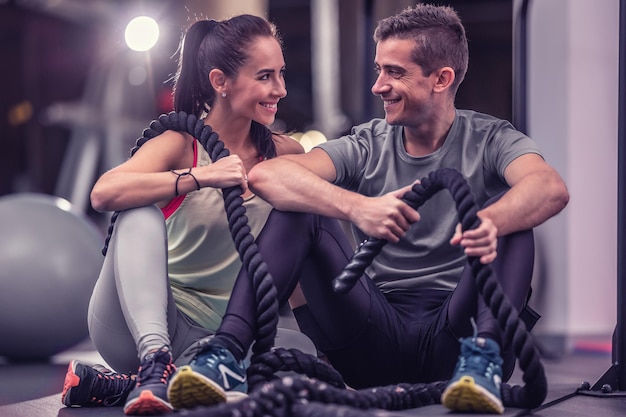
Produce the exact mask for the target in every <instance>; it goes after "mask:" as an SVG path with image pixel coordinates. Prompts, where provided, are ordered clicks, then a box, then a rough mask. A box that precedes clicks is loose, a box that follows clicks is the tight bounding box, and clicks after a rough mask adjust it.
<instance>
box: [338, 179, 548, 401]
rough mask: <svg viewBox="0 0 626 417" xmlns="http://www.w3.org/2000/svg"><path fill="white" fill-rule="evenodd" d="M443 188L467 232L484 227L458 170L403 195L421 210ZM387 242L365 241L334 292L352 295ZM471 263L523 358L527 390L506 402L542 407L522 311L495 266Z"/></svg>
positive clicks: (508, 394)
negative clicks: (494, 269)
mask: <svg viewBox="0 0 626 417" xmlns="http://www.w3.org/2000/svg"><path fill="white" fill-rule="evenodd" d="M443 188H447V189H448V191H450V194H451V195H452V198H453V200H454V202H455V204H456V207H457V211H458V214H459V218H460V221H461V228H462V229H463V230H464V231H465V230H469V229H472V228H475V227H477V226H478V225H479V224H480V219H479V218H478V216H477V215H476V212H477V211H478V208H477V205H476V203H475V202H474V198H473V196H472V193H471V190H470V187H469V185H468V184H467V181H465V179H464V178H463V177H462V176H461V174H460V173H458V172H457V171H455V170H452V169H448V168H444V169H440V170H437V171H434V172H432V173H431V174H430V175H429V176H428V177H426V178H423V179H422V180H421V181H420V183H419V184H416V185H414V186H413V187H412V189H411V191H409V192H407V193H406V194H405V195H404V196H403V199H404V200H405V201H406V202H407V203H408V204H409V205H410V206H411V207H413V208H414V209H416V210H417V208H419V207H420V206H421V205H422V204H424V203H425V202H426V201H427V200H428V199H429V198H430V197H432V196H433V195H434V194H435V193H437V192H438V191H440V190H441V189H443ZM386 242H387V241H385V240H381V239H375V238H369V239H367V240H365V241H364V242H363V243H362V244H361V245H360V246H359V248H358V250H357V251H356V253H355V254H354V255H353V257H352V259H351V261H350V262H349V263H348V265H347V266H346V267H345V268H344V271H343V272H342V273H341V274H340V275H339V276H338V277H337V278H335V280H334V282H333V288H334V290H335V291H336V292H338V293H346V292H348V291H349V290H350V288H352V287H353V286H354V284H355V283H356V281H357V280H358V279H359V278H360V277H361V276H362V275H363V272H364V271H365V268H367V266H368V265H369V264H370V263H371V262H372V259H374V257H375V256H376V255H377V254H378V253H380V251H381V249H382V247H383V246H384V245H385V244H386ZM468 262H469V264H470V267H471V270H472V273H473V275H474V277H475V279H476V286H477V287H478V291H479V293H480V294H481V295H482V297H483V299H484V300H485V303H486V304H487V305H488V306H489V308H490V310H491V312H492V314H493V316H494V317H496V318H497V319H498V324H499V325H500V328H501V329H502V331H503V332H504V340H507V341H508V340H512V344H513V350H514V352H515V356H516V357H517V358H518V359H519V366H520V369H521V370H522V371H523V372H524V376H523V380H524V382H525V383H526V384H525V385H524V386H523V387H519V386H514V387H511V389H510V390H509V389H508V388H507V389H503V390H502V400H503V403H504V404H505V405H509V406H514V407H521V408H534V407H538V406H539V405H541V403H542V402H543V400H544V399H545V397H546V393H547V382H546V377H545V373H544V369H543V366H542V365H541V361H540V360H539V352H538V351H537V349H536V346H535V345H534V343H533V342H532V339H531V336H530V334H529V333H528V331H527V330H526V327H525V325H524V324H523V322H522V321H521V320H520V319H519V312H518V311H517V309H516V308H515V307H514V306H513V305H512V304H511V303H510V302H509V300H508V298H507V297H506V296H505V294H504V292H503V291H502V287H501V286H500V283H499V282H498V280H497V279H496V278H495V275H494V272H493V269H492V268H491V265H484V264H481V263H480V260H479V258H477V257H469V258H468Z"/></svg>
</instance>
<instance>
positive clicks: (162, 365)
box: [137, 349, 176, 386]
mask: <svg viewBox="0 0 626 417" xmlns="http://www.w3.org/2000/svg"><path fill="white" fill-rule="evenodd" d="M174 371H176V367H175V366H174V364H173V363H172V355H171V354H170V352H169V350H166V349H160V350H158V351H156V352H154V353H150V354H148V355H147V356H146V358H145V359H144V361H143V362H142V363H141V367H140V368H139V372H138V374H137V386H141V385H146V384H154V383H162V384H165V385H167V382H168V380H169V377H170V375H172V374H173V373H174Z"/></svg>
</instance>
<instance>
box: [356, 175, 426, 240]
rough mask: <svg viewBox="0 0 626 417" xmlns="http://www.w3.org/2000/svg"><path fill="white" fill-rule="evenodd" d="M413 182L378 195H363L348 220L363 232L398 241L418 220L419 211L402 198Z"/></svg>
mask: <svg viewBox="0 0 626 417" xmlns="http://www.w3.org/2000/svg"><path fill="white" fill-rule="evenodd" d="M412 187H413V184H411V185H407V186H405V187H402V188H400V189H398V190H396V191H392V192H390V193H387V194H385V195H383V196H380V197H364V198H363V200H362V201H361V202H360V204H358V205H357V206H355V207H354V208H353V210H352V215H351V219H350V221H352V223H354V224H355V225H356V226H357V227H358V228H359V229H361V230H362V231H363V233H365V234H367V235H368V236H372V237H375V238H378V239H386V240H388V241H390V242H398V241H399V240H400V238H401V237H402V236H404V234H405V233H406V231H407V230H408V229H409V227H410V226H411V225H412V224H413V223H415V222H417V221H419V219H420V215H419V213H418V212H417V211H416V210H415V209H413V208H412V207H411V206H409V205H408V204H407V203H406V202H404V201H403V200H402V197H403V196H404V194H406V193H407V192H408V191H409V190H411V188H412Z"/></svg>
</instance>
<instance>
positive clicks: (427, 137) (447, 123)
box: [403, 107, 456, 156]
mask: <svg viewBox="0 0 626 417" xmlns="http://www.w3.org/2000/svg"><path fill="white" fill-rule="evenodd" d="M455 115H456V112H455V109H454V107H451V108H450V109H449V111H446V112H445V114H443V115H442V117H438V118H434V119H432V120H431V121H430V123H428V124H422V125H419V126H413V127H409V126H405V127H404V129H403V131H404V148H405V150H406V152H407V153H408V154H409V155H411V156H426V155H430V154H431V153H433V152H435V151H436V150H437V149H439V148H441V147H442V146H443V144H444V143H445V141H446V137H447V136H448V132H449V131H450V127H451V126H452V122H454V117H455Z"/></svg>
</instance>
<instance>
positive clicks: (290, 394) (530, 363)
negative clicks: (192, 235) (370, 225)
mask: <svg viewBox="0 0 626 417" xmlns="http://www.w3.org/2000/svg"><path fill="white" fill-rule="evenodd" d="M166 130H176V131H185V132H187V133H189V134H191V135H192V136H193V137H194V138H196V139H198V140H199V141H200V143H201V144H202V146H203V147H204V148H205V149H206V151H207V153H208V154H209V156H210V158H211V160H212V161H213V162H215V161H217V160H218V159H220V158H222V157H225V156H228V155H229V151H228V150H227V149H226V148H224V144H223V142H221V141H220V140H219V138H218V136H217V133H215V132H213V131H212V129H211V128H210V127H209V126H206V125H204V123H203V122H202V120H199V119H198V118H197V117H195V116H194V115H187V114H186V113H184V112H178V113H176V112H172V113H169V114H167V115H161V116H160V117H159V118H158V120H155V121H153V122H152V123H151V124H150V126H149V128H147V129H146V130H144V132H143V136H142V137H141V138H139V139H138V140H137V144H136V147H135V148H134V149H133V152H132V154H134V152H135V151H136V150H137V149H138V148H139V147H140V146H141V145H142V144H143V143H145V142H146V141H147V140H149V139H151V138H153V137H155V136H157V135H159V134H161V133H163V132H164V131H166ZM443 188H448V189H449V190H450V192H451V193H452V196H453V198H454V199H455V201H456V203H457V209H458V211H459V217H460V218H461V224H462V228H463V230H467V229H469V228H471V227H475V225H477V224H478V223H477V222H478V219H477V217H476V211H477V209H476V206H475V203H474V202H473V199H472V198H471V193H470V192H469V186H468V185H467V183H466V182H465V181H464V179H463V178H462V177H461V176H460V174H458V173H457V172H456V171H452V170H440V171H435V172H433V173H431V175H430V176H429V177H427V178H424V179H423V180H422V181H421V184H416V185H415V186H414V187H413V189H412V190H411V191H410V192H408V193H407V194H406V195H405V196H404V198H405V199H406V200H407V202H409V204H411V205H412V206H413V207H414V208H416V209H417V207H419V206H420V205H421V204H423V203H424V202H425V201H426V200H427V199H428V198H430V197H431V196H432V195H434V194H435V193H436V192H438V191H439V190H441V189H443ZM241 192H242V189H241V187H231V188H228V189H224V190H223V195H224V205H225V208H226V214H227V217H228V222H229V228H230V231H231V235H232V237H233V241H234V243H235V246H236V248H237V250H238V252H239V254H240V257H241V259H242V263H243V265H244V267H245V268H246V269H247V271H248V274H249V275H250V277H251V280H252V284H253V288H254V290H255V293H256V300H257V317H258V318H257V330H256V340H255V343H254V345H253V347H252V352H253V355H252V363H251V366H250V367H249V368H248V376H249V379H248V384H249V396H248V397H247V398H246V399H244V400H242V401H239V402H237V403H224V404H220V405H218V406H215V407H199V408H198V409H196V410H191V411H188V412H187V414H186V415H189V416H206V415H211V416H250V417H253V416H286V415H294V416H309V415H310V416H322V417H323V416H337V415H343V416H363V415H364V411H363V410H367V409H386V410H403V409H409V408H417V407H421V406H425V405H430V404H436V403H439V402H440V397H441V393H442V392H443V390H444V388H445V386H446V382H445V381H438V382H434V383H430V384H399V385H393V386H386V387H376V388H370V389H362V390H358V391H353V390H347V389H345V388H344V385H343V380H342V379H341V375H339V374H338V373H337V372H336V371H335V370H334V369H333V368H331V367H329V366H328V365H327V364H326V363H324V362H323V361H321V360H319V359H317V358H314V357H311V356H310V355H306V354H304V353H302V352H299V351H297V350H295V349H291V350H285V349H274V350H271V349H272V346H273V343H274V338H275V335H276V326H277V324H278V303H277V300H276V293H277V292H276V288H275V287H274V284H273V280H272V277H271V274H270V273H269V272H268V270H267V265H266V264H265V263H264V262H263V260H262V259H261V256H260V254H259V253H258V248H257V246H256V244H255V243H254V238H253V237H252V235H251V234H250V228H249V227H248V225H247V217H246V215H245V207H243V199H242V198H241ZM118 214H119V213H117V212H116V213H114V215H113V216H112V218H111V225H110V226H109V233H108V236H107V239H106V243H105V247H104V249H103V254H106V250H107V247H108V243H109V240H110V238H111V234H112V231H113V225H114V223H115V219H116V218H117V215H118ZM384 243H385V242H384V241H383V242H381V241H379V240H376V239H368V240H366V241H365V242H364V243H363V244H362V245H361V246H360V248H359V250H358V251H357V253H355V255H354V257H353V259H352V261H351V262H350V264H349V265H348V267H347V269H346V271H345V272H344V273H342V274H341V275H340V276H339V277H338V278H337V279H336V280H335V282H334V286H335V289H336V290H337V291H347V290H348V289H349V288H350V286H351V285H353V282H352V281H354V280H355V277H356V278H358V277H359V276H360V275H361V273H362V270H364V269H365V267H366V266H367V265H368V263H370V262H371V260H372V259H373V257H374V256H375V255H376V254H377V253H378V252H379V251H380V249H382V246H383V245H384ZM469 262H470V266H471V269H472V272H473V273H474V276H475V277H476V282H477V286H478V288H479V291H480V293H481V294H482V295H483V297H484V298H485V301H486V303H487V304H488V305H489V306H490V308H491V310H492V312H493V314H494V316H495V317H497V318H498V322H499V324H500V326H501V327H502V329H503V331H504V335H505V340H513V347H514V351H515V353H516V355H517V356H518V358H519V363H520V368H521V369H522V370H523V371H524V377H523V379H524V382H525V383H526V385H525V386H523V387H519V386H509V385H508V384H503V386H502V400H503V403H504V405H505V406H511V407H519V408H534V407H537V406H539V405H540V404H541V403H542V402H543V400H544V399H545V396H546V392H547V383H546V380H545V374H544V370H543V367H542V365H541V362H540V361H539V359H538V357H539V356H538V353H537V350H536V348H535V347H534V345H533V344H532V342H531V341H530V337H529V336H530V335H529V334H528V332H527V331H526V330H525V328H524V327H523V324H521V322H520V321H519V319H518V315H517V312H516V311H515V308H514V307H512V306H511V305H510V303H509V302H508V300H507V299H506V297H505V296H504V294H503V292H502V290H501V288H500V286H499V283H498V281H497V280H496V279H495V278H494V277H493V272H492V270H491V268H490V267H489V266H488V265H483V264H480V262H479V261H478V260H477V259H472V258H470V259H469ZM359 270H361V273H359V272H358V271H359ZM288 370H292V371H296V372H300V373H305V374H306V375H308V376H309V377H311V378H315V379H310V378H306V377H303V376H287V377H283V378H281V379H278V378H277V377H273V375H274V374H275V373H276V372H277V371H288ZM268 380H271V381H269V382H267V381H268ZM321 380H324V381H326V382H323V381H321ZM312 402H316V403H319V404H315V403H312Z"/></svg>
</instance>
